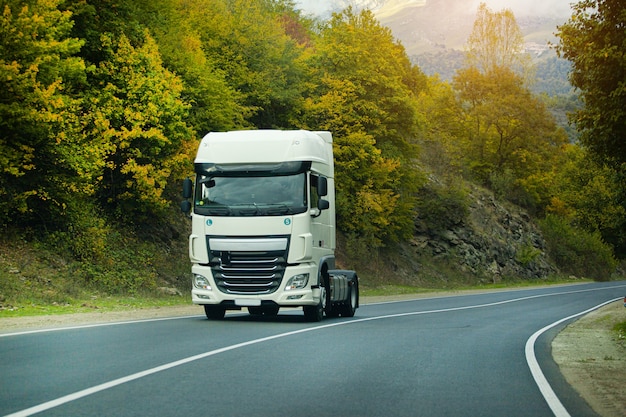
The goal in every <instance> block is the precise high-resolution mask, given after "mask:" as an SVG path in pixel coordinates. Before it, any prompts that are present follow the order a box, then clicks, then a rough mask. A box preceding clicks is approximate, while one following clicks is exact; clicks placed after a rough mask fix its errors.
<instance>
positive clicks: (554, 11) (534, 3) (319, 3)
mask: <svg viewBox="0 0 626 417" xmlns="http://www.w3.org/2000/svg"><path fill="white" fill-rule="evenodd" d="M396 1H397V2H399V1H401V0H396ZM406 1H407V3H409V2H411V0H406ZM426 1H429V0H426ZM430 1H432V0H430ZM440 1H446V0H440ZM573 1H574V0H469V1H468V4H472V3H473V4H474V6H473V7H471V6H470V9H472V10H476V9H478V5H479V4H480V3H481V2H484V3H486V4H487V6H488V7H489V8H490V9H492V10H493V11H499V10H502V9H505V8H506V9H511V10H513V13H515V15H516V16H523V15H527V14H533V15H540V16H541V15H549V16H552V15H554V16H559V17H569V16H570V15H571V9H570V3H572V2H573ZM574 2H575V1H574ZM336 3H337V0H296V4H297V5H298V6H299V7H301V8H302V9H303V10H304V12H305V13H314V14H324V13H327V12H328V11H329V10H330V8H331V5H332V4H336Z"/></svg>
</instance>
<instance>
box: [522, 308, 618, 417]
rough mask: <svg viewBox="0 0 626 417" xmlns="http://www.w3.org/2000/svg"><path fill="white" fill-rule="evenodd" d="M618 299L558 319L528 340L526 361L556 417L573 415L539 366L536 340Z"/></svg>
mask: <svg viewBox="0 0 626 417" xmlns="http://www.w3.org/2000/svg"><path fill="white" fill-rule="evenodd" d="M618 300H621V297H620V298H615V299H613V300H610V301H606V302H604V303H602V304H599V305H597V306H595V307H592V308H590V309H588V310H585V311H583V312H581V313H577V314H574V315H571V316H569V317H566V318H564V319H561V320H559V321H556V322H554V323H552V324H549V325H547V326H546V327H544V328H543V329H540V330H538V331H536V332H535V333H534V334H533V335H532V336H530V338H529V339H528V340H527V341H526V349H525V352H526V362H527V363H528V367H529V368H530V372H531V373H532V375H533V378H534V379H535V383H536V384H537V387H538V388H539V390H540V391H541V395H543V398H545V400H546V402H547V403H548V406H549V407H550V409H551V410H552V412H553V413H554V416H555V417H571V416H570V414H569V412H568V411H567V410H566V409H565V407H564V406H563V404H562V403H561V400H559V398H558V397H557V396H556V394H555V393H554V390H553V389H552V387H551V386H550V383H549V382H548V380H547V379H546V377H545V375H544V374H543V371H542V370H541V367H540V366H539V362H538V361H537V357H536V356H535V342H536V341H537V339H538V338H539V336H541V335H542V334H543V333H545V332H546V331H548V330H549V329H551V328H553V327H555V326H558V325H559V324H561V323H563V322H566V321H568V320H571V319H573V318H576V317H578V316H582V315H584V314H587V313H590V312H592V311H594V310H597V309H599V308H601V307H604V306H605V305H607V304H611V303H614V302H616V301H618Z"/></svg>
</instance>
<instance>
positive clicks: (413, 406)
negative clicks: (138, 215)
mask: <svg viewBox="0 0 626 417" xmlns="http://www.w3.org/2000/svg"><path fill="white" fill-rule="evenodd" d="M624 295H626V282H610V283H592V284H582V285H570V286H558V287H547V288H541V289H527V290H515V291H499V292H490V293H484V294H474V295H464V296H452V297H440V298H428V299H419V300H412V301H402V302H390V303H380V304H369V305H362V306H361V308H360V309H359V310H357V314H356V315H355V317H354V318H352V319H343V318H338V319H325V320H324V321H322V322H321V323H307V322H305V321H304V316H303V314H302V311H301V310H281V312H280V313H279V315H278V316H277V317H274V318H266V317H253V316H249V315H247V314H244V313H237V314H228V315H227V316H226V318H225V319H224V320H222V321H208V320H206V318H204V316H201V315H200V313H201V309H200V308H199V309H198V314H199V315H198V316H193V317H183V318H176V319H158V320H150V321H138V322H127V323H115V324H107V325H98V326H80V327H77V328H68V329H54V330H50V331H40V330H38V331H32V332H22V333H14V334H3V335H0V415H15V416H28V415H34V414H37V415H42V416H64V417H67V416H193V415H211V416H241V415H254V416H291V417H294V416H311V417H320V416H437V417H441V416H472V417H476V416H483V417H484V416H497V417H502V416H508V417H514V416H524V417H528V416H552V415H557V416H559V417H566V416H568V415H572V416H583V417H584V416H594V415H595V414H594V413H593V411H592V410H591V409H590V408H589V407H588V406H587V405H586V403H585V402H584V401H583V400H581V399H580V398H579V397H578V395H577V394H576V393H575V392H574V391H573V390H572V388H571V387H569V386H568V385H567V384H566V383H565V381H564V379H563V377H562V376H561V375H560V374H559V372H558V368H557V366H556V365H555V364H554V362H553V361H552V359H551V355H550V342H551V340H552V338H553V337H554V336H555V335H556V334H557V332H558V331H559V330H561V329H562V328H563V327H564V326H565V325H566V324H567V323H568V322H569V321H571V320H573V319H574V318H575V316H576V315H578V314H581V313H583V312H584V311H586V310H589V309H593V308H596V307H598V306H600V305H601V304H603V303H606V302H608V301H612V300H615V299H618V298H622V297H624Z"/></svg>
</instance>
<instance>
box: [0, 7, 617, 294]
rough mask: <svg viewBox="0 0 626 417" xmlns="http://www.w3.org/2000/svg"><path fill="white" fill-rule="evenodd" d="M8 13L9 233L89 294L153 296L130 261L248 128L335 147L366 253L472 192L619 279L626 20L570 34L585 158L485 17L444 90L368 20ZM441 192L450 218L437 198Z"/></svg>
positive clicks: (342, 218)
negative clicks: (140, 292) (198, 161)
mask: <svg viewBox="0 0 626 417" xmlns="http://www.w3.org/2000/svg"><path fill="white" fill-rule="evenodd" d="M0 9H1V11H2V15H1V16H0V83H1V86H0V228H1V230H2V231H3V234H4V235H5V239H13V240H20V241H21V240H25V241H30V242H38V244H40V245H43V246H45V247H48V248H50V247H54V248H56V250H57V251H58V252H59V253H60V254H62V256H64V257H66V258H67V259H71V260H72V262H81V261H84V262H83V264H80V267H77V270H76V271H75V272H76V273H77V275H78V276H79V277H82V278H84V279H85V280H86V281H92V282H97V283H99V284H101V285H103V286H104V287H106V288H108V289H109V290H112V291H113V290H120V291H122V290H131V291H132V290H136V289H137V288H141V287H144V286H150V285H154V280H155V278H154V276H151V275H150V274H143V273H142V274H136V275H133V274H129V273H128V271H127V269H128V268H127V269H122V268H123V266H124V264H125V265H126V266H128V265H132V264H133V263H134V262H136V261H137V258H135V259H127V252H128V245H130V243H128V242H129V241H130V240H132V242H133V245H134V246H133V251H134V253H137V251H138V252H139V253H141V252H142V250H144V249H142V248H144V246H142V245H143V243H141V242H146V241H149V242H155V241H156V242H157V243H158V244H159V245H162V246H167V245H168V241H169V239H171V238H172V235H176V232H172V231H171V230H173V229H176V227H175V226H174V224H175V223H176V221H177V220H175V219H176V216H179V217H182V215H180V213H177V209H176V207H177V206H178V203H179V200H180V183H181V180H182V179H183V178H184V177H186V176H189V175H191V174H192V173H193V170H192V166H191V162H192V161H193V155H194V153H195V150H196V146H197V144H198V142H199V139H200V138H201V137H202V136H203V135H204V134H205V133H206V132H209V131H224V130H232V129H249V128H278V129H292V128H303V129H314V130H329V131H331V132H332V133H333V137H334V139H335V157H336V176H337V187H338V189H337V222H338V223H337V224H338V228H339V230H340V231H341V232H342V233H343V234H344V235H345V236H348V237H349V241H353V242H356V241H358V242H360V243H359V244H360V245H363V246H365V247H367V248H369V250H374V251H375V250H377V249H379V248H383V247H388V246H390V245H393V244H395V243H397V242H402V241H405V240H407V239H409V238H410V237H411V235H412V234H413V229H414V219H415V216H416V215H417V214H418V208H420V207H422V208H423V207H431V208H432V207H433V206H437V205H438V204H440V205H443V204H448V202H449V199H450V198H453V199H456V200H457V201H456V202H457V205H459V206H461V207H462V206H463V205H464V204H467V202H465V200H464V196H465V187H466V184H469V183H471V184H478V185H480V186H482V187H486V188H487V189H489V190H491V191H492V192H493V193H494V194H495V195H496V196H497V197H498V198H499V199H502V200H508V201H510V202H512V203H514V204H517V205H519V206H521V207H523V208H524V209H525V210H526V211H527V212H528V213H530V214H531V215H532V216H533V218H534V219H535V220H536V221H537V222H538V224H540V225H541V227H542V230H543V233H544V236H545V238H546V240H547V241H548V243H550V242H552V244H551V245H549V246H550V247H551V250H552V252H553V253H552V256H553V258H554V259H555V261H556V262H557V264H558V265H559V266H560V267H561V268H562V270H563V272H564V273H569V272H570V271H568V265H571V260H572V259H574V258H576V259H579V258H582V259H587V258H586V257H588V259H590V261H589V264H590V265H589V266H590V267H589V269H588V271H587V272H588V274H589V276H591V277H593V278H595V279H609V277H610V275H611V273H612V272H613V271H614V270H615V268H616V266H617V265H618V263H619V261H620V260H623V259H625V258H626V233H625V231H626V181H625V178H624V175H625V174H626V168H625V165H624V164H625V162H626V160H625V159H624V158H626V150H625V149H624V147H625V146H626V141H625V140H624V135H625V134H626V133H625V132H626V127H625V126H624V124H625V123H626V115H625V114H624V112H625V111H626V110H625V109H626V103H625V97H626V93H625V91H624V82H625V76H624V74H625V72H624V69H625V67H626V64H625V63H624V59H623V57H622V56H621V54H622V50H621V49H620V48H621V45H623V42H624V37H625V35H624V30H623V27H624V22H625V21H626V12H625V11H624V6H623V5H622V4H621V3H620V1H619V0H598V1H596V0H584V1H582V2H580V3H577V4H576V5H574V8H573V16H572V19H571V20H570V21H568V23H566V24H565V25H563V27H560V28H559V29H558V30H559V34H560V35H559V36H560V39H561V43H560V45H559V47H558V48H557V52H558V53H559V55H560V56H561V57H562V58H564V59H568V60H571V62H572V69H571V81H572V84H573V85H574V86H575V87H576V88H577V89H578V90H577V91H578V92H579V93H580V95H581V102H580V103H579V104H578V105H574V106H573V107H572V108H571V109H570V110H572V111H573V112H572V113H571V114H570V119H571V121H572V122H573V126H574V127H575V128H577V129H578V132H577V134H576V137H578V136H580V141H575V142H573V141H572V135H571V134H570V135H569V136H568V134H567V133H566V132H565V130H564V129H563V128H562V127H559V124H558V123H557V122H556V120H555V116H554V114H553V113H552V112H550V111H549V110H548V109H547V107H546V98H545V97H543V98H541V97H539V96H538V95H537V94H536V93H534V92H533V90H532V85H533V83H534V82H536V81H537V80H533V79H531V77H532V76H531V75H530V74H533V73H534V72H533V71H532V68H531V65H530V63H529V61H528V59H526V58H525V56H524V55H523V54H520V53H518V52H519V49H518V47H519V45H520V42H521V34H520V32H519V27H517V25H516V23H515V17H514V16H513V14H512V12H510V11H508V10H503V11H492V10H490V9H488V8H487V7H486V6H484V5H481V6H480V7H479V9H478V11H477V20H476V22H475V24H474V31H473V32H472V35H471V36H470V38H469V39H468V47H469V49H468V50H469V51H470V52H469V53H468V54H466V56H464V57H463V65H462V66H461V67H460V69H458V70H456V71H455V72H454V74H453V76H452V78H451V79H450V80H445V79H441V78H439V77H436V76H427V75H425V73H424V72H423V71H422V69H421V68H420V67H419V62H418V63H417V64H416V63H413V62H412V61H411V59H410V58H409V57H408V56H407V54H406V52H405V49H404V47H403V45H402V44H400V43H399V42H398V41H396V40H395V39H394V37H393V35H392V33H391V32H390V30H389V29H388V28H386V27H383V26H381V25H380V24H379V23H378V22H377V20H376V19H375V17H374V15H373V14H372V13H371V12H370V11H367V10H365V11H360V12H357V11H356V10H354V9H351V8H348V9H346V10H344V11H343V12H341V13H337V14H334V15H333V16H332V18H330V19H329V20H327V21H318V20H314V19H312V18H310V17H307V16H304V15H302V14H301V13H300V12H299V11H298V10H297V9H296V8H295V5H294V3H293V2H292V1H291V0H66V1H64V0H0ZM585 22H593V25H585ZM620 28H621V29H620ZM620 30H621V32H619V31H620ZM606 31H608V32H609V34H605V35H603V36H602V37H601V38H600V37H598V38H596V36H598V34H600V33H605V32H606ZM613 32H615V33H613ZM609 35H610V36H609ZM591 40H597V42H595V43H594V42H591ZM539 82H541V80H539ZM581 103H582V104H581ZM425 150H428V152H427V154H428V155H429V158H424V155H425V154H426V152H425ZM433 176H436V177H437V181H439V183H441V184H444V185H445V190H446V191H444V192H442V193H439V194H443V195H445V199H447V200H446V201H443V200H442V201H441V202H440V201H438V200H437V198H440V197H441V196H440V197H437V196H434V197H433V194H432V193H424V192H423V190H424V188H425V187H428V183H429V181H431V180H430V179H431V178H432V177H433ZM425 196H428V198H431V199H432V198H435V200H434V201H429V202H428V204H425V202H424V201H423V199H424V198H426V197H425ZM451 196H452V197H451ZM444 215H445V214H444ZM436 220H437V221H441V219H436ZM168 230H169V232H167V231H168ZM145 250H147V249H145ZM591 260H592V261H591ZM68 262H69V261H68ZM87 264H88V265H89V266H87ZM122 270H123V271H124V273H123V274H121V273H120V271H122Z"/></svg>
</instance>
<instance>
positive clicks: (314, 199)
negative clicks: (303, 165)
mask: <svg viewBox="0 0 626 417" xmlns="http://www.w3.org/2000/svg"><path fill="white" fill-rule="evenodd" d="M318 179H319V176H318V175H313V174H311V208H318V206H317V203H318V201H319V199H320V195H319V193H318V192H317V182H318Z"/></svg>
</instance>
